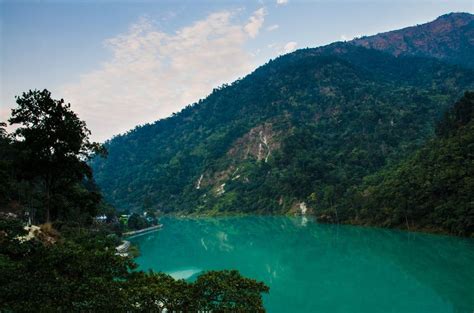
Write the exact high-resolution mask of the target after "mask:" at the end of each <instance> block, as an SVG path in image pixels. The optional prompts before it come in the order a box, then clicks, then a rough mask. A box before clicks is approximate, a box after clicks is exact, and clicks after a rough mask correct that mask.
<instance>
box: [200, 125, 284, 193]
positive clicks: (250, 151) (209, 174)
mask: <svg viewBox="0 0 474 313" xmlns="http://www.w3.org/2000/svg"><path fill="white" fill-rule="evenodd" d="M278 136H279V133H278V132H276V131H274V130H273V125H272V123H270V122H267V123H264V124H262V125H259V126H256V127H254V128H252V129H250V131H249V132H247V133H246V134H245V135H244V136H242V137H241V138H239V139H237V140H236V141H235V143H234V144H233V145H232V147H231V148H230V149H229V151H228V152H227V153H226V155H225V157H224V158H225V159H226V163H227V164H228V166H227V167H225V168H222V169H221V170H207V171H205V172H204V173H202V174H201V176H200V177H199V178H198V179H197V181H196V183H195V188H196V189H201V188H205V187H209V186H211V189H212V191H213V194H214V195H215V196H221V195H223V194H224V193H225V185H226V182H227V181H232V180H241V181H243V182H248V178H247V177H246V176H245V175H244V174H243V168H244V167H245V166H244V165H243V163H245V162H249V161H250V162H268V160H269V158H270V157H271V155H272V152H274V151H276V150H278V149H279V148H280V142H279V140H278Z"/></svg>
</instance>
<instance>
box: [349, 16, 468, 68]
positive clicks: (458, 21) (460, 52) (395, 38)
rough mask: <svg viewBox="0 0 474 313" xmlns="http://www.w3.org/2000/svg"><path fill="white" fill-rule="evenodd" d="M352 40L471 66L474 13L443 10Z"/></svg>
mask: <svg viewBox="0 0 474 313" xmlns="http://www.w3.org/2000/svg"><path fill="white" fill-rule="evenodd" d="M351 43H353V44H355V45H358V46H362V47H365V48H372V49H376V50H381V51H385V52H388V53H390V54H393V55H395V56H423V57H434V58H437V59H440V60H443V61H447V62H449V63H454V64H464V65H466V64H467V65H468V66H469V67H474V57H473V56H474V15H472V14H469V13H451V14H446V15H442V16H440V17H439V18H437V19H436V20H434V21H432V22H429V23H426V24H422V25H417V26H412V27H407V28H403V29H400V30H394V31H390V32H386V33H381V34H377V35H374V36H368V37H362V38H357V39H354V40H352V41H351Z"/></svg>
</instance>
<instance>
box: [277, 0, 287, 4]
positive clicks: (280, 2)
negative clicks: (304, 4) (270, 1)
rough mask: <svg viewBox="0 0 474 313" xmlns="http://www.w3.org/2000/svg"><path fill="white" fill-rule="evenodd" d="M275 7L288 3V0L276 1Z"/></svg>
mask: <svg viewBox="0 0 474 313" xmlns="http://www.w3.org/2000/svg"><path fill="white" fill-rule="evenodd" d="M276 3H277V5H285V4H287V3H288V0H277V2H276Z"/></svg>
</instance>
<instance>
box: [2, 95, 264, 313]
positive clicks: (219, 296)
mask: <svg viewBox="0 0 474 313" xmlns="http://www.w3.org/2000/svg"><path fill="white" fill-rule="evenodd" d="M17 104H18V108H16V109H14V110H13V111H12V117H11V118H10V120H9V122H10V123H11V124H19V127H18V128H17V129H16V130H15V132H14V133H13V134H12V135H10V134H8V133H7V132H6V131H5V124H4V123H2V124H1V125H0V148H1V149H0V173H1V174H2V180H1V181H0V194H1V198H0V200H1V201H0V208H1V211H0V311H1V312H33V311H38V312H162V311H163V309H164V308H166V309H168V312H169V311H184V312H189V311H203V310H212V311H213V312H228V311H241V312H249V311H252V312H262V311H264V307H263V303H262V298H261V294H262V293H264V292H268V287H266V286H265V285H264V284H263V283H261V282H257V281H255V280H252V279H247V278H244V277H242V276H240V274H239V273H238V272H237V271H217V272H214V271H211V272H207V273H203V274H202V275H201V276H199V277H198V279H197V280H196V282H194V283H191V282H186V281H184V280H175V279H173V278H172V277H170V276H168V275H166V274H162V273H154V272H149V273H144V272H141V271H137V269H136V268H137V265H136V264H135V263H134V261H133V259H132V258H131V257H129V256H123V255H121V254H119V253H117V252H116V246H118V245H119V244H120V242H121V240H120V239H119V237H117V236H116V235H115V234H114V233H113V232H112V231H113V230H117V231H118V232H120V230H121V229H120V223H119V222H118V221H117V223H116V225H112V226H110V225H109V224H106V223H105V224H104V223H97V224H94V223H93V220H94V217H95V216H96V214H97V213H99V212H100V213H101V214H105V215H106V216H107V218H109V217H112V218H116V212H115V210H114V209H113V208H111V207H110V206H108V205H107V204H105V203H104V202H103V201H102V199H101V194H100V192H99V190H98V189H97V187H96V186H95V184H94V181H93V178H92V171H91V168H90V167H89V165H88V163H87V160H88V159H89V158H90V157H91V156H92V155H99V154H101V155H104V154H105V149H104V148H103V147H102V146H101V145H99V144H96V143H91V142H89V140H88V135H89V134H90V132H89V131H88V129H87V128H86V125H85V123H84V122H83V121H81V120H79V119H78V117H77V116H76V114H75V113H74V112H72V111H71V110H70V106H69V104H65V103H64V101H63V100H54V99H52V98H51V94H50V92H49V91H47V90H43V91H36V90H35V91H29V92H28V93H24V94H23V96H22V97H19V98H17ZM27 220H32V221H33V223H42V222H46V223H45V224H43V225H41V227H38V226H31V227H29V228H28V229H26V228H25V224H26V221H27ZM153 222H156V219H155V217H154V215H153V212H152V211H151V210H149V211H148V214H147V219H145V218H143V217H141V216H139V215H137V214H133V215H132V216H131V217H130V219H129V220H128V226H129V227H131V228H133V229H139V228H142V227H143V226H147V225H148V223H153ZM116 226H119V229H115V228H116Z"/></svg>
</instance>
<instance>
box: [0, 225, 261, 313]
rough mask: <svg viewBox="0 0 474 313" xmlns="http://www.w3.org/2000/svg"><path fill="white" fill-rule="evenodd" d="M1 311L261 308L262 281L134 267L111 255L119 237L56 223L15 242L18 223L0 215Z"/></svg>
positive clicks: (125, 259)
mask: <svg viewBox="0 0 474 313" xmlns="http://www.w3.org/2000/svg"><path fill="white" fill-rule="evenodd" d="M0 229H1V230H2V231H0V310H1V311H2V312H33V311H34V312H37V311H38V312H162V310H163V308H164V307H166V308H167V309H168V312H179V311H182V312H197V311H203V310H212V311H213V312H229V311H232V312H236V311H237V312H263V311H264V307H263V303H262V298H261V294H262V293H264V292H268V287H266V286H265V285H264V284H263V283H260V282H257V281H255V280H252V279H247V278H244V277H242V276H240V274H239V273H238V272H237V271H210V272H206V273H203V274H201V275H200V276H199V277H198V278H197V280H196V281H195V282H186V281H184V280H175V279H173V278H172V277H171V276H169V275H166V274H163V273H153V272H149V273H145V272H142V271H136V270H135V269H136V264H135V263H134V262H133V260H132V259H131V258H129V257H122V256H118V255H116V253H115V246H116V245H117V243H118V241H117V237H113V236H110V235H107V233H106V232H97V231H91V230H86V229H77V228H72V229H71V228H67V227H63V228H60V231H61V234H62V236H59V237H58V236H57V234H56V235H55V236H54V237H49V236H50V234H48V232H47V231H46V230H45V234H44V236H45V237H46V238H49V239H51V240H48V241H46V240H43V241H41V240H38V239H32V240H29V241H21V240H19V239H18V236H24V235H26V232H25V230H24V229H23V225H22V223H20V222H19V221H17V220H14V219H0Z"/></svg>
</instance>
